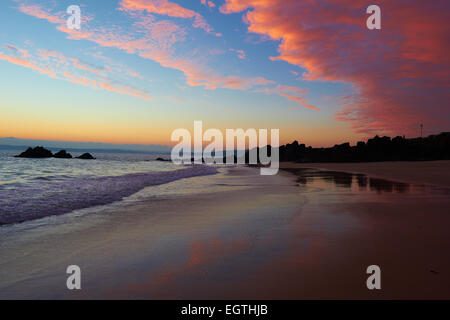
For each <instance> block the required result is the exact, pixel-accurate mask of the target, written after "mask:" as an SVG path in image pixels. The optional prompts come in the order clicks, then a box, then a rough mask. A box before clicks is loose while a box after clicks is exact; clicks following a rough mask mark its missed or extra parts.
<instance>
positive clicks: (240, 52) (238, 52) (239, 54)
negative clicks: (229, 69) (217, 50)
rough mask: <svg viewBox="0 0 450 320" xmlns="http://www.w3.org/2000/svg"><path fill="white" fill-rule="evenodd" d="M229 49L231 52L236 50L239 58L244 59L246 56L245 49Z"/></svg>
mask: <svg viewBox="0 0 450 320" xmlns="http://www.w3.org/2000/svg"><path fill="white" fill-rule="evenodd" d="M230 51H232V52H236V53H237V55H238V58H239V59H241V60H244V59H245V58H246V57H247V56H246V55H245V51H244V50H239V49H230Z"/></svg>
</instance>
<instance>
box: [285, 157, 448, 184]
mask: <svg viewBox="0 0 450 320" xmlns="http://www.w3.org/2000/svg"><path fill="white" fill-rule="evenodd" d="M280 167H281V168H317V169H324V170H334V171H343V172H352V173H362V174H367V175H370V176H372V177H377V178H382V179H390V180H395V181H400V182H406V183H415V184H431V185H436V186H442V187H447V188H450V160H442V161H395V162H394V161H386V162H356V163H294V162H282V163H281V165H280Z"/></svg>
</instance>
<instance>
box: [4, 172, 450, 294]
mask: <svg viewBox="0 0 450 320" xmlns="http://www.w3.org/2000/svg"><path fill="white" fill-rule="evenodd" d="M223 171H224V173H223V174H220V175H216V176H208V177H202V178H195V179H201V181H203V183H204V184H203V186H204V187H205V191H202V192H196V193H190V192H186V194H182V195H179V196H177V197H165V196H164V192H161V195H162V196H160V197H157V198H154V199H147V200H142V201H140V202H138V203H127V202H126V201H125V203H123V204H120V205H116V206H105V207H102V208H98V209H96V210H94V211H93V212H91V213H87V214H83V215H77V214H76V213H74V214H72V215H69V216H66V217H54V218H52V219H53V220H52V221H46V222H45V223H42V224H41V225H38V224H37V225H31V224H28V225H26V224H25V225H17V226H15V227H4V228H3V227H2V228H0V298H2V299H7V298H26V299H31V298H38V299H44V298H45V299H48V298H50V299H82V298H88V299H100V298H107V299H123V298H124V299H322V298H327V299H329V298H332V299H347V298H356V299H378V298H383V299H409V298H418V299H432V298H446V299H449V298H450V271H449V270H450V257H449V255H448V254H447V253H448V252H449V250H450V233H449V232H448V225H449V222H450V217H449V214H448V208H449V205H450V200H449V199H450V197H449V193H450V192H449V190H448V189H444V188H438V187H433V186H416V185H410V184H406V183H393V182H390V181H388V180H382V179H371V178H370V177H367V176H364V175H353V174H348V173H347V174H346V173H342V172H340V173H329V172H328V173H327V172H319V171H316V170H309V169H293V170H292V171H291V172H284V171H282V172H280V174H279V175H278V176H273V177H272V176H260V175H259V170H258V169H253V168H232V169H224V170H223ZM193 181H194V180H192V179H186V180H183V181H178V182H175V183H181V184H185V185H186V187H187V188H188V187H189V186H190V185H191V186H192V185H194V184H193ZM195 181H198V180H195ZM196 184H198V183H197V182H196ZM152 188H153V187H152ZM159 188H170V185H169V186H164V187H159ZM208 190H210V191H209V192H208ZM63 219H64V220H63ZM50 222H51V223H50ZM72 264H77V265H79V266H80V267H81V270H82V290H80V291H69V290H67V289H66V287H65V284H66V276H67V275H66V274H65V269H66V268H67V266H68V265H72ZM372 264H377V265H379V266H380V267H381V272H382V277H381V279H382V280H381V282H382V290H379V291H370V290H368V289H367V287H366V279H367V277H368V275H367V274H366V268H367V266H369V265H372Z"/></svg>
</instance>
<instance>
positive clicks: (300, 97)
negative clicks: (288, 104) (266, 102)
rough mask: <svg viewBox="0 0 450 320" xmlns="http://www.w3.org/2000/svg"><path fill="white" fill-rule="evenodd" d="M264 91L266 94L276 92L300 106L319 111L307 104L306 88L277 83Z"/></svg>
mask: <svg viewBox="0 0 450 320" xmlns="http://www.w3.org/2000/svg"><path fill="white" fill-rule="evenodd" d="M264 91H265V92H266V93H267V94H272V93H274V94H278V95H279V96H281V97H285V98H286V99H289V100H291V101H294V102H296V103H298V104H299V105H300V106H302V107H304V108H307V109H313V110H317V111H320V109H319V108H317V107H314V106H312V105H310V104H308V101H307V99H306V94H307V93H308V90H306V89H300V88H296V87H291V86H284V85H277V86H276V87H275V88H266V89H265V90H264Z"/></svg>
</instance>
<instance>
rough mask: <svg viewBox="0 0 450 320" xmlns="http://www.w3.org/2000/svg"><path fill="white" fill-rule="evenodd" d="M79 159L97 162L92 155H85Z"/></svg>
mask: <svg viewBox="0 0 450 320" xmlns="http://www.w3.org/2000/svg"><path fill="white" fill-rule="evenodd" d="M77 159H83V160H95V158H94V157H93V156H92V155H91V154H90V153H83V154H82V155H81V156H79V157H77Z"/></svg>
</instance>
